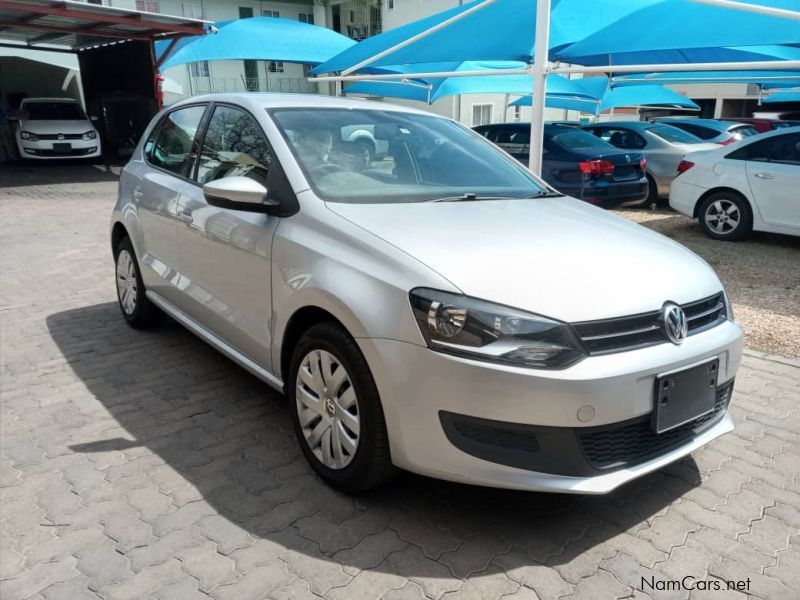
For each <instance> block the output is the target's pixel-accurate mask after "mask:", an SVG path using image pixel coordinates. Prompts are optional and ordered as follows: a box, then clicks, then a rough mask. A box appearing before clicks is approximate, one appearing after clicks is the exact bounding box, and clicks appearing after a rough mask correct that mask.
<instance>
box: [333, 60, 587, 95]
mask: <svg viewBox="0 0 800 600" xmlns="http://www.w3.org/2000/svg"><path fill="white" fill-rule="evenodd" d="M524 66H525V65H524V64H523V63H518V62H513V61H505V62H503V61H486V62H483V61H465V62H463V63H460V64H459V63H428V64H420V65H413V66H410V65H403V66H394V67H386V68H385V69H381V72H396V73H408V74H409V79H407V80H402V81H397V80H394V81H380V80H377V81H359V82H356V83H354V84H352V85H349V86H347V87H346V88H345V89H344V91H345V93H347V94H365V95H371V96H385V97H388V98H404V99H406V100H417V101H419V102H427V103H429V104H430V103H433V102H434V101H436V100H438V99H439V98H443V97H445V96H455V95H458V94H488V93H500V94H530V93H531V90H532V88H533V81H532V78H531V76H530V75H495V76H493V77H483V76H474V77H472V76H470V77H445V78H441V79H421V78H418V77H415V76H414V73H434V72H458V71H482V70H488V69H514V68H521V67H524ZM547 91H548V92H549V93H553V94H571V95H574V96H578V97H586V98H590V97H591V96H590V95H589V94H588V93H587V92H586V91H585V90H584V89H583V88H582V87H581V86H579V85H577V84H576V82H574V81H571V80H569V79H567V78H565V77H561V76H560V75H551V76H549V77H548V78H547Z"/></svg>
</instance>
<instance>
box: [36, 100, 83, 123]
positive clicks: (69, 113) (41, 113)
mask: <svg viewBox="0 0 800 600" xmlns="http://www.w3.org/2000/svg"><path fill="white" fill-rule="evenodd" d="M22 110H23V112H24V113H26V116H25V118H26V119H28V120H30V121H81V120H83V119H85V118H86V117H84V116H83V111H82V110H81V108H80V106H78V105H77V104H75V103H74V102H26V103H25V104H23V105H22Z"/></svg>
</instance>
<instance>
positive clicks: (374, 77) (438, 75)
mask: <svg viewBox="0 0 800 600" xmlns="http://www.w3.org/2000/svg"><path fill="white" fill-rule="evenodd" d="M529 72H530V69H528V68H527V67H526V68H524V69H516V68H515V69H484V70H481V71H428V72H423V73H373V74H369V75H328V76H325V77H309V78H308V80H309V81H384V80H391V79H445V78H450V77H482V76H484V75H526V74H527V73H529Z"/></svg>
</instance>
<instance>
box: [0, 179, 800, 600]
mask: <svg viewBox="0 0 800 600" xmlns="http://www.w3.org/2000/svg"><path fill="white" fill-rule="evenodd" d="M116 185H117V181H116V177H115V176H113V175H109V174H106V173H105V172H103V171H100V170H97V169H95V168H94V167H91V166H74V165H70V166H69V167H59V166H54V167H47V168H42V167H35V168H30V167H23V168H11V170H7V169H6V167H5V166H3V167H0V246H2V248H3V252H0V270H1V271H2V273H3V285H2V286H0V329H1V330H2V334H3V335H2V336H0V386H2V387H0V597H2V598H3V600H23V599H24V600H61V599H69V600H76V599H83V598H91V599H94V598H100V597H101V596H102V598H103V600H114V599H124V598H130V599H136V600H139V599H142V600H145V599H147V600H152V599H157V600H173V599H176V600H177V599H180V600H195V599H200V598H209V597H214V598H217V599H219V600H225V599H227V598H231V599H234V598H235V599H236V600H247V599H248V598H258V599H261V598H272V599H276V600H290V599H297V600H301V599H308V598H325V597H327V598H346V599H347V600H350V599H351V598H352V599H357V598H362V597H363V598H379V597H381V598H384V599H385V600H420V599H422V598H427V599H428V600H431V599H433V600H436V599H438V598H443V597H444V598H466V599H472V598H475V599H480V598H492V599H493V600H494V599H495V598H505V599H509V600H536V599H540V600H550V599H553V600H555V599H557V598H562V597H575V598H579V597H590V598H606V597H608V598H612V597H613V598H616V597H628V598H634V599H642V600H644V599H646V598H652V599H653V600H664V599H666V598H672V597H676V598H685V597H686V596H687V593H684V592H672V593H667V592H664V591H660V592H659V591H653V590H647V589H644V590H643V589H642V581H641V579H642V577H653V578H655V579H657V580H661V581H664V580H668V579H670V578H675V577H678V576H682V575H686V574H692V575H693V576H695V577H706V578H709V579H711V580H715V578H717V579H716V580H723V579H737V580H739V579H744V578H747V577H750V578H751V588H750V594H751V597H755V598H768V599H773V598H774V599H780V600H783V599H784V598H791V597H793V595H792V594H795V595H796V591H797V590H798V589H800V581H799V580H798V576H797V573H800V536H798V535H797V531H798V527H800V512H799V511H800V433H798V432H799V431H800V369H798V368H797V367H794V366H792V365H790V364H788V363H785V362H779V361H775V360H772V359H770V358H769V357H764V356H761V355H758V356H756V355H751V354H748V355H746V356H745V357H744V359H743V366H742V369H741V370H740V373H739V375H738V377H737V386H736V392H735V394H734V399H733V408H732V412H733V415H734V418H735V420H736V422H737V429H736V432H735V433H734V434H731V435H728V436H726V437H724V438H722V439H720V440H718V441H716V442H714V443H712V444H710V445H709V446H707V447H705V448H703V449H702V450H700V451H698V452H695V453H694V454H693V455H692V457H688V458H686V459H683V460H681V461H679V462H677V463H674V464H672V465H669V466H668V467H666V468H665V469H663V470H661V471H659V472H656V473H653V474H651V475H648V476H646V477H644V478H641V479H639V480H637V481H635V482H632V483H630V484H628V485H626V486H623V488H621V489H619V490H617V491H615V492H613V493H612V494H609V495H607V496H604V497H586V498H578V497H573V496H548V495H542V494H526V493H518V492H507V491H502V490H485V489H480V488H471V487H466V486H460V485H454V484H449V483H444V482H437V481H433V480H429V479H425V478H420V477H414V476H411V475H401V476H400V477H399V478H398V479H397V480H395V482H393V483H390V484H389V485H388V486H387V487H385V488H383V489H381V490H377V491H375V492H373V493H370V494H367V495H363V496H360V497H357V498H352V497H349V496H346V495H344V494H341V493H339V492H336V491H334V490H332V489H331V488H329V487H326V486H325V485H324V484H322V482H321V481H320V480H319V479H318V478H317V477H316V475H314V473H313V471H312V470H311V469H310V468H309V467H308V465H307V464H306V462H305V459H304V458H303V457H302V455H301V453H300V451H299V448H298V446H297V443H296V441H295V439H294V434H293V430H292V425H291V422H290V420H289V418H288V413H287V411H286V407H285V403H284V402H283V401H282V400H281V399H280V398H278V397H277V395H276V394H275V393H274V392H272V391H271V390H269V389H267V388H266V387H265V386H264V385H262V384H261V383H260V382H258V381H256V380H255V379H254V378H252V377H250V376H249V375H248V374H246V373H245V372H243V371H242V370H240V369H238V368H237V367H235V366H234V365H233V364H232V363H230V362H229V361H227V360H226V359H225V358H223V357H222V356H221V355H219V354H218V353H216V352H215V351H213V350H212V349H211V348H209V347H208V346H206V345H205V344H204V343H202V342H201V341H199V340H198V339H196V338H195V337H193V336H192V335H191V334H189V333H188V332H186V331H185V330H183V329H182V328H181V327H179V326H177V325H176V324H174V323H170V322H169V321H168V320H167V321H165V322H164V323H163V324H162V325H161V326H160V327H158V328H156V329H154V330H152V331H150V332H147V333H142V332H138V331H134V330H132V329H130V328H128V327H127V326H125V324H124V323H123V322H122V320H121V318H120V316H119V314H118V309H117V307H116V305H115V297H114V288H113V279H112V271H113V266H112V264H111V257H110V252H109V247H108V234H107V229H106V228H107V223H108V214H109V211H110V207H111V204H112V203H113V199H114V197H115V194H116ZM738 597H739V595H738V593H736V592H727V595H724V596H721V595H719V594H716V595H715V594H714V593H713V592H703V591H701V590H695V591H694V592H692V594H691V596H690V598H691V600H705V599H706V598H721V599H722V600H735V599H736V598H738Z"/></svg>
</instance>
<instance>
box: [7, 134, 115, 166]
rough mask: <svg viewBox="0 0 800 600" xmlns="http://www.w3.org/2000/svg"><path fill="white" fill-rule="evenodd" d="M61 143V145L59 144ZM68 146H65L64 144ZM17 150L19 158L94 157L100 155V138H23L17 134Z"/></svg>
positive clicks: (57, 158)
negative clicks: (32, 139) (60, 139)
mask: <svg viewBox="0 0 800 600" xmlns="http://www.w3.org/2000/svg"><path fill="white" fill-rule="evenodd" d="M59 144H61V146H59ZM67 145H68V146H69V148H67V147H66V146H67ZM17 150H18V151H19V155H20V157H21V158H29V159H36V160H59V159H69V158H95V157H98V156H100V153H101V151H100V139H99V138H96V139H93V140H62V141H59V140H37V141H30V140H23V139H21V138H20V137H19V136H17Z"/></svg>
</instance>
